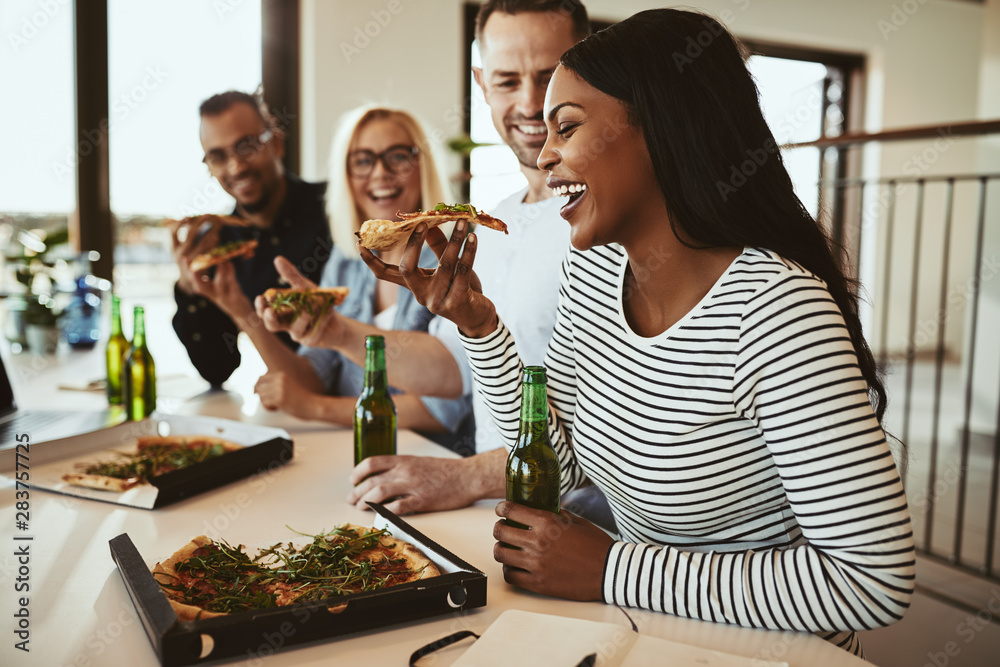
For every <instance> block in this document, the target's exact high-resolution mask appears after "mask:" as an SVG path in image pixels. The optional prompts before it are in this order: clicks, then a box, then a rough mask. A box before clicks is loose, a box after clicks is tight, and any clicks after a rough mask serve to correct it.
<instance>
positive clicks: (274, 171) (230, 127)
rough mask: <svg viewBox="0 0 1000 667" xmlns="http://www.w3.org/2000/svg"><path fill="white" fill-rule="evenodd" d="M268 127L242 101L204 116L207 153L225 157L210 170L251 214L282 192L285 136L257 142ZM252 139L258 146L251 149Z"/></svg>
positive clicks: (202, 121)
mask: <svg viewBox="0 0 1000 667" xmlns="http://www.w3.org/2000/svg"><path fill="white" fill-rule="evenodd" d="M267 129H268V128H267V125H266V124H265V123H264V120H263V119H262V118H261V117H260V114H259V113H257V111H256V110H255V109H254V108H253V107H251V106H250V105H249V104H244V103H242V102H237V103H236V104H233V105H232V106H230V107H229V108H228V109H226V110H224V111H223V112H221V113H219V114H215V115H208V116H202V117H201V145H202V148H204V149H205V155H206V156H208V155H210V154H212V153H218V154H220V155H224V156H225V158H224V161H223V162H222V163H221V164H218V165H216V166H213V165H211V164H209V170H210V172H211V174H212V175H213V176H215V178H216V179H218V181H219V185H221V186H222V189H223V190H225V191H226V192H228V193H229V194H230V195H232V197H233V198H234V199H235V200H236V203H237V204H238V205H239V206H240V208H242V209H243V210H244V211H246V212H247V213H257V212H259V211H262V210H264V209H266V208H267V207H268V205H269V204H271V203H272V200H273V198H274V197H276V196H277V195H278V192H279V191H280V188H281V179H282V178H283V177H284V167H283V166H282V163H281V158H282V157H283V156H284V143H283V142H282V139H281V137H280V136H276V135H272V136H271V137H270V138H269V139H268V140H267V141H266V142H265V143H263V144H259V143H257V141H258V138H259V137H261V136H262V135H264V133H265V132H266V131H267ZM265 136H266V135H265ZM248 142H250V143H251V144H252V145H253V147H255V148H253V149H252V150H248V149H247V148H246V145H247V144H248Z"/></svg>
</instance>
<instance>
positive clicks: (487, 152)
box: [465, 5, 864, 216]
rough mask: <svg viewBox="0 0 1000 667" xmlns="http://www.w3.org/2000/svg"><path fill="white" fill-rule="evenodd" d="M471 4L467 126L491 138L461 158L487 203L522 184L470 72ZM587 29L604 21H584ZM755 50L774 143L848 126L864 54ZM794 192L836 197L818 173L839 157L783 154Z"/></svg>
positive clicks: (473, 63)
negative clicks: (827, 190) (854, 78)
mask: <svg viewBox="0 0 1000 667" xmlns="http://www.w3.org/2000/svg"><path fill="white" fill-rule="evenodd" d="M477 10H478V5H468V6H466V13H465V37H466V44H467V46H468V50H467V56H466V57H467V64H468V65H469V68H468V70H467V71H468V72H469V73H468V77H469V79H468V82H467V85H468V88H467V94H468V97H467V99H468V100H469V110H470V111H469V116H468V121H467V131H468V133H469V138H470V139H471V140H472V141H473V142H476V143H483V144H496V145H491V146H483V147H478V148H474V149H472V151H471V153H470V154H469V157H468V160H467V165H466V167H467V172H468V173H467V176H468V178H469V183H468V190H467V193H466V194H467V196H468V201H470V202H472V203H473V204H475V205H476V206H479V207H481V208H485V209H486V210H489V209H490V208H491V207H492V206H494V205H496V204H497V203H499V202H500V200H501V199H503V198H504V197H505V196H507V195H508V194H510V193H511V192H514V191H515V190H517V189H518V188H521V187H523V186H524V177H523V176H522V175H521V172H520V169H519V167H518V163H517V159H516V158H515V157H514V155H513V153H511V151H510V150H509V149H508V148H507V147H506V146H505V145H503V143H502V142H501V139H500V135H499V134H498V133H497V131H496V129H495V128H494V127H493V121H492V119H491V118H490V110H489V107H488V106H487V105H486V100H485V99H484V98H483V93H482V91H481V90H480V89H479V86H478V85H476V82H475V79H474V78H473V77H472V72H471V68H472V67H478V66H480V58H479V49H478V48H477V47H476V45H475V44H474V42H473V39H474V36H475V17H476V11H477ZM591 23H592V25H593V28H594V30H600V29H602V28H605V27H607V26H608V25H610V23H606V22H600V21H591ZM747 46H748V47H749V49H750V50H751V52H752V53H754V54H755V55H753V56H751V57H750V59H749V61H748V63H747V64H748V67H749V69H750V72H751V74H752V75H753V76H754V79H755V80H756V81H757V86H758V88H759V90H760V97H761V107H762V109H763V112H764V118H765V119H766V120H767V122H768V125H769V126H770V127H771V131H772V133H773V134H774V137H775V140H776V141H777V142H778V144H779V145H780V144H785V143H794V142H802V141H812V140H815V139H819V138H820V137H821V136H837V135H839V134H841V133H843V132H844V131H845V129H846V128H847V127H849V125H848V122H847V112H848V108H849V107H848V103H849V97H848V84H849V82H850V80H851V77H852V75H853V74H854V73H855V72H857V71H860V70H861V68H862V67H863V65H864V59H863V58H861V57H860V56H852V55H847V54H840V53H827V52H816V51H806V50H802V49H794V48H789V47H785V46H780V45H771V44H762V43H750V42H748V43H747ZM782 157H783V159H784V160H785V166H786V167H787V168H788V172H789V174H790V176H791V178H792V183H793V184H794V185H795V190H796V193H798V195H799V198H800V199H801V200H802V203H803V205H804V206H805V207H806V209H807V210H808V211H809V212H810V213H812V214H813V215H814V216H819V215H820V213H821V211H823V210H824V209H826V208H829V207H836V205H837V202H824V201H823V190H822V189H821V188H820V187H819V186H818V183H819V182H820V181H821V180H824V179H826V178H834V177H837V176H842V175H843V170H844V168H845V167H844V162H843V160H841V159H840V156H839V155H837V154H836V152H835V151H834V152H832V153H830V154H825V153H824V154H823V155H821V154H820V151H819V150H818V149H804V150H796V151H790V152H786V153H785V154H783V156H782Z"/></svg>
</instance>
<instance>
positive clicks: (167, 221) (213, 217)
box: [161, 213, 253, 227]
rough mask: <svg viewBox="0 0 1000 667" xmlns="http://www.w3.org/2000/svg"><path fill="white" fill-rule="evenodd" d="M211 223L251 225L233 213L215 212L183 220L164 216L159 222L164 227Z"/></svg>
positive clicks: (232, 225) (229, 225) (239, 225)
mask: <svg viewBox="0 0 1000 667" xmlns="http://www.w3.org/2000/svg"><path fill="white" fill-rule="evenodd" d="M206 222H207V223H211V224H212V225H219V226H222V225H225V226H228V227H252V226H253V223H252V222H250V221H249V220H247V219H245V218H238V217H236V216H235V215H220V214H216V213H203V214H201V215H192V216H190V217H187V218H184V219H183V220H174V219H173V218H164V219H163V221H162V222H161V224H163V225H164V226H165V227H176V226H177V225H179V224H181V223H187V224H190V225H194V226H195V227H201V226H202V225H203V224H205V223H206Z"/></svg>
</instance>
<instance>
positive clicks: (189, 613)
mask: <svg viewBox="0 0 1000 667" xmlns="http://www.w3.org/2000/svg"><path fill="white" fill-rule="evenodd" d="M209 544H212V540H210V539H209V538H208V537H207V536H205V535H199V536H198V537H196V538H194V539H193V540H191V541H190V542H188V543H187V544H185V545H184V546H183V547H181V548H180V549H178V550H177V551H176V552H174V554H173V555H172V556H170V557H169V558H167V559H166V560H165V561H163V562H162V563H157V564H156V565H155V566H154V567H153V578H154V579H156V581H157V583H159V584H164V583H165V584H171V585H173V584H174V583H175V582H177V581H178V577H177V570H176V569H175V566H176V565H177V563H182V562H184V561H186V560H187V559H188V558H190V557H191V556H192V555H193V554H194V552H195V551H197V550H198V549H200V548H201V547H204V546H208V545H209ZM160 590H162V591H163V594H164V595H166V596H167V602H169V603H170V607H171V609H173V610H174V613H175V614H177V618H178V620H181V621H197V620H199V619H203V618H215V617H216V616H225V615H226V614H222V613H219V612H216V611H207V610H205V609H202V608H201V607H195V606H194V605H190V604H185V603H184V602H182V601H181V600H178V599H175V596H176V597H180V594H179V593H177V592H176V591H172V590H169V589H167V588H163V586H162V585H161V586H160Z"/></svg>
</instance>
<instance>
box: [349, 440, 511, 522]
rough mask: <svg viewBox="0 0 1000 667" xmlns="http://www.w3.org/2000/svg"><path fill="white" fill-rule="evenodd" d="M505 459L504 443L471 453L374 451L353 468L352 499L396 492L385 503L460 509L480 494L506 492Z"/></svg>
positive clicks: (397, 508)
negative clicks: (447, 456) (446, 455)
mask: <svg viewBox="0 0 1000 667" xmlns="http://www.w3.org/2000/svg"><path fill="white" fill-rule="evenodd" d="M506 464H507V450H506V449H504V448H503V447H500V448H498V449H492V450H490V451H488V452H483V453H482V454H476V455H475V456H470V457H469V458H466V459H443V458H434V457H429V456H372V457H370V458H367V459H365V460H364V461H362V462H361V463H360V464H359V465H358V466H357V467H356V468H354V471H353V472H352V473H351V483H352V484H355V485H356V486H355V487H354V488H353V489H352V490H351V492H350V493H349V494H348V496H347V502H349V503H351V504H352V505H355V506H357V507H358V509H368V505H367V504H366V503H367V502H368V501H371V502H376V503H381V502H385V501H386V500H388V499H390V498H394V499H395V500H393V501H392V502H390V503H388V504H386V507H387V508H388V509H389V510H390V511H392V512H395V513H396V514H409V513H412V512H437V511H441V510H450V509H458V508H460V507H466V506H468V505H471V504H472V503H474V502H476V501H477V500H483V499H485V498H503V497H505V496H506V493H507V490H506V477H505V475H504V469H505V467H506Z"/></svg>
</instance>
